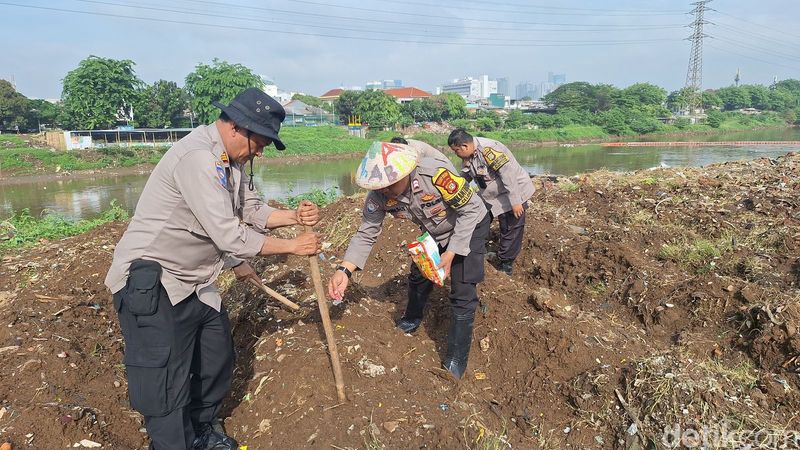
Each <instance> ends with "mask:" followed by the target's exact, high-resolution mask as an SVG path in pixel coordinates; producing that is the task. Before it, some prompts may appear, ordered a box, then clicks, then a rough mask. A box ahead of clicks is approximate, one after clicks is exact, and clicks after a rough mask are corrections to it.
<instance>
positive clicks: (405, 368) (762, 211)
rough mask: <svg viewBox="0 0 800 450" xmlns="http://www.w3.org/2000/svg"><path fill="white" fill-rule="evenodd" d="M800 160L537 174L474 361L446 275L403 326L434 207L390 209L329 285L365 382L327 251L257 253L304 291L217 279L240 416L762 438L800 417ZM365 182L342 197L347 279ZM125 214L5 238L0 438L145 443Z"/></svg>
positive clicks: (514, 436) (288, 431)
mask: <svg viewBox="0 0 800 450" xmlns="http://www.w3.org/2000/svg"><path fill="white" fill-rule="evenodd" d="M798 172H800V156H798V155H796V154H790V155H788V156H786V157H782V158H779V159H760V160H755V161H751V162H737V163H726V164H721V165H717V166H711V167H706V168H698V169H658V170H650V171H640V172H637V173H633V174H624V175H619V174H612V173H608V172H596V173H592V174H590V175H584V176H579V177H572V178H569V179H565V178H557V177H538V178H536V179H535V183H536V185H537V188H538V190H537V193H536V194H535V196H534V198H533V200H532V204H531V208H530V209H529V216H528V222H527V226H526V229H525V241H524V248H523V251H522V254H521V255H520V257H519V259H518V261H517V265H516V267H515V272H514V275H513V276H510V277H509V276H507V275H505V274H503V273H499V272H497V271H496V270H495V269H494V268H493V267H492V266H491V265H490V264H489V263H487V276H486V280H485V281H484V282H483V283H481V284H480V289H479V290H480V295H481V299H482V301H483V302H484V304H485V305H486V306H487V309H488V312H486V313H485V314H482V315H479V317H478V318H477V319H476V324H475V333H474V336H473V343H472V351H471V355H470V360H469V367H468V373H467V375H466V376H465V378H464V380H462V381H461V382H455V381H453V380H452V379H450V378H449V377H448V376H447V375H446V374H445V373H444V372H443V371H442V370H441V369H440V368H439V367H440V366H439V365H440V360H441V358H442V354H443V351H444V348H445V346H446V333H447V324H448V322H449V317H450V311H449V305H448V300H447V292H446V291H445V290H444V289H436V290H435V291H434V293H433V294H432V297H431V301H430V303H429V307H428V308H427V310H426V316H425V320H424V322H423V325H422V327H421V328H420V330H419V331H418V332H417V333H416V334H414V335H404V334H402V333H400V332H398V331H397V330H396V329H395V328H394V327H393V323H394V320H395V319H397V318H398V317H399V316H400V315H401V314H402V311H403V309H404V305H405V297H406V273H407V272H408V264H409V259H408V257H407V256H406V255H405V253H404V251H403V246H404V245H403V244H404V241H409V240H411V239H413V238H414V236H416V235H417V234H418V230H417V229H415V228H414V227H413V226H412V225H411V224H409V223H407V222H402V221H395V220H392V219H388V220H387V222H386V224H385V227H384V232H383V234H382V235H381V237H380V238H379V240H378V243H377V244H376V248H375V249H374V250H373V253H372V257H371V259H370V260H369V262H368V267H367V270H365V271H364V272H359V273H357V274H356V275H355V276H354V279H353V282H352V283H351V287H350V289H349V291H348V292H347V295H346V301H345V302H344V303H343V304H342V305H340V306H332V307H331V315H332V319H333V322H334V324H335V334H336V339H337V344H338V350H339V354H340V357H341V360H342V366H343V371H344V377H345V387H346V391H347V396H348V401H346V402H344V403H339V402H338V401H337V398H336V390H335V387H334V384H333V375H332V371H331V367H330V362H329V357H328V354H327V352H326V346H325V339H324V333H323V331H322V326H321V322H320V320H319V316H318V314H317V313H316V311H315V302H314V299H313V292H314V289H313V286H312V283H311V280H310V277H309V269H308V261H307V260H306V259H305V258H300V257H294V256H289V257H285V256H274V257H269V258H259V259H257V260H255V264H254V265H255V267H256V268H257V270H259V271H260V273H262V274H263V276H264V278H265V279H266V280H267V282H268V285H270V286H271V287H273V288H274V289H276V290H278V291H280V292H282V293H283V294H284V295H286V296H287V297H289V298H291V299H293V300H295V301H297V302H300V303H301V304H302V305H303V309H302V310H301V311H300V313H298V314H294V313H290V312H287V311H284V310H282V309H280V308H277V307H276V305H275V303H273V302H272V301H269V300H268V299H266V298H265V297H264V296H263V295H261V294H260V293H258V292H256V291H255V290H254V289H252V288H251V287H249V286H247V285H243V284H241V283H236V282H234V280H233V279H232V276H231V275H230V274H225V275H224V276H223V277H222V278H221V279H220V282H219V283H220V285H221V287H222V288H223V289H224V296H223V297H224V299H225V303H226V305H227V307H228V309H229V311H230V316H231V321H232V324H233V333H234V339H235V343H236V349H237V365H236V369H235V379H234V385H233V389H232V392H231V393H230V395H229V397H228V399H227V401H226V403H225V406H224V416H225V417H226V419H225V426H226V429H227V431H228V433H229V434H230V435H232V436H233V437H234V438H236V439H237V440H238V441H239V443H240V444H242V445H247V446H248V448H249V449H268V448H291V449H294V448H319V449H331V448H333V449H345V448H353V449H355V448H367V449H379V448H387V449H411V448H413V449H419V448H431V449H432V448H441V449H456V448H481V449H501V448H512V447H513V448H547V449H556V448H609V449H611V448H622V449H633V448H648V447H649V448H664V447H665V445H666V444H664V443H663V442H662V437H663V435H664V430H665V427H666V428H667V430H674V429H675V427H680V428H679V432H678V436H680V431H682V430H686V429H695V430H698V431H701V430H702V427H703V426H706V427H715V426H717V427H719V426H722V425H723V424H726V426H728V427H729V428H728V429H729V430H730V429H731V428H732V429H733V430H738V431H740V432H741V433H739V434H738V435H737V439H739V440H738V441H737V442H738V443H739V444H741V443H745V442H748V443H751V444H752V443H754V442H753V439H754V434H750V435H748V434H747V433H745V432H747V431H753V432H755V431H758V430H762V429H764V430H770V431H772V432H773V435H777V433H779V432H782V431H783V430H794V429H797V428H798V427H799V425H798V423H797V421H796V416H797V411H798V410H800V394H798V392H800V391H798V389H800V378H798V372H800V358H799V356H800V335H798V327H800V291H799V290H798V283H799V282H800V258H798V256H800V206H799V204H798V198H800V197H799V196H798V194H800V181H798V180H800V178H798V176H799V175H800V173H798ZM362 201H363V198H345V199H342V200H340V201H339V202H337V203H335V204H334V205H331V206H330V207H328V208H326V209H325V210H324V211H323V216H324V219H323V222H322V224H321V225H320V226H319V227H318V228H319V229H320V231H321V232H322V233H323V234H324V236H325V238H324V239H325V241H326V242H328V243H329V244H330V246H329V247H328V248H327V249H326V250H325V255H326V257H327V258H328V259H329V260H328V261H327V263H325V264H322V266H323V271H324V273H323V278H324V279H326V280H327V277H328V276H329V275H330V274H331V272H332V270H333V269H332V266H333V265H335V263H336V261H338V259H336V258H338V257H341V256H342V254H343V252H344V249H345V247H346V245H347V240H348V239H349V237H350V236H351V235H352V233H353V232H354V231H355V229H356V228H357V226H358V223H359V220H360V212H359V211H360V207H361V203H362ZM125 226H126V224H125V223H113V224H108V225H106V226H103V227H100V228H98V229H95V230H93V231H91V232H89V233H87V234H85V235H82V236H78V237H74V238H69V239H65V240H62V241H58V242H42V243H40V244H39V245H38V246H37V247H36V248H34V249H28V250H21V251H16V252H7V253H6V254H5V255H3V256H2V260H3V261H2V268H0V324H2V325H3V326H2V327H1V328H0V364H2V367H3V370H2V377H1V378H0V439H5V440H9V441H12V442H13V443H14V445H15V448H37V449H55V448H65V447H72V446H73V444H76V443H79V442H80V441H81V440H83V439H88V440H91V441H95V442H98V443H101V444H102V445H103V448H112V449H145V448H147V444H148V441H147V437H146V433H145V432H144V429H143V428H142V419H141V416H139V415H138V414H137V413H136V412H134V411H132V410H131V409H130V407H129V404H128V401H127V389H126V380H125V374H124V366H123V365H122V364H121V362H122V354H123V342H122V340H121V334H120V331H119V326H118V322H117V319H116V315H115V313H114V311H113V308H112V307H111V298H110V294H109V293H108V292H107V291H106V289H105V287H104V286H103V284H102V281H103V278H104V276H105V273H106V270H107V268H108V265H109V263H110V261H111V256H112V252H113V248H114V244H115V243H116V242H117V241H118V240H119V238H120V236H121V234H122V232H123V231H124V229H125ZM493 226H494V228H493V239H494V240H493V242H491V243H490V248H489V250H490V251H493V250H494V248H495V246H496V244H495V241H496V238H497V229H496V223H495V224H493ZM293 232H294V231H293V230H282V231H281V233H287V234H291V233H293ZM328 263H330V264H328ZM784 434H785V432H784ZM764 436H766V435H764V434H762V435H761V438H763V437H764ZM770 436H772V435H770ZM673 442H674V440H673ZM762 443H763V442H762ZM684 444H685V442H684ZM723 447H724V445H723ZM770 448H772V447H770ZM789 448H796V445H795V447H791V446H790V447H789Z"/></svg>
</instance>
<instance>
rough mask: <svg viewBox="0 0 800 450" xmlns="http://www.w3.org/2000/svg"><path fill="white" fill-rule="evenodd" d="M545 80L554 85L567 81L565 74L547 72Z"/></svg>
mask: <svg viewBox="0 0 800 450" xmlns="http://www.w3.org/2000/svg"><path fill="white" fill-rule="evenodd" d="M547 82H548V83H553V84H554V85H556V86H561V85H562V84H564V83H566V82H567V74H565V73H553V72H547Z"/></svg>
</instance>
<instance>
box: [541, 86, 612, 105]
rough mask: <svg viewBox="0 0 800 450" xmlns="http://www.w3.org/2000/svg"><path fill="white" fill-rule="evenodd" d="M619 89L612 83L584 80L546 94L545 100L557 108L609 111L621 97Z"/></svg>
mask: <svg viewBox="0 0 800 450" xmlns="http://www.w3.org/2000/svg"><path fill="white" fill-rule="evenodd" d="M618 93H619V90H618V89H617V88H615V87H614V86H611V85H610V84H598V85H592V84H589V83H586V82H583V81H577V82H574V83H567V84H563V85H561V86H559V87H558V88H557V89H556V90H555V91H553V92H551V93H549V94H547V95H545V96H544V97H543V100H544V101H545V102H547V103H549V104H551V105H553V106H555V107H556V109H559V110H560V109H575V110H578V111H589V112H593V113H597V112H601V111H608V110H609V109H611V108H612V107H613V106H614V100H615V99H619V94H618Z"/></svg>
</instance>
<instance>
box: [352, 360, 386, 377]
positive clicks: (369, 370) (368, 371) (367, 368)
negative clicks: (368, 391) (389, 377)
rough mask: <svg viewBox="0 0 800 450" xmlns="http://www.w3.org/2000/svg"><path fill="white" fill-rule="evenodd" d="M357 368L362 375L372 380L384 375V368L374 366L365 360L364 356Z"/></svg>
mask: <svg viewBox="0 0 800 450" xmlns="http://www.w3.org/2000/svg"><path fill="white" fill-rule="evenodd" d="M358 367H359V368H360V369H361V373H362V374H364V375H367V376H369V377H372V378H375V377H377V376H378V375H386V368H385V367H383V366H381V365H378V364H374V363H373V362H372V361H370V360H369V359H367V357H366V356H364V357H363V358H361V360H360V361H359V362H358Z"/></svg>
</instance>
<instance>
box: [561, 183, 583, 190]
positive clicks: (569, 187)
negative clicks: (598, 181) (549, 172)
mask: <svg viewBox="0 0 800 450" xmlns="http://www.w3.org/2000/svg"><path fill="white" fill-rule="evenodd" d="M557 186H558V188H559V189H561V190H562V191H564V192H578V191H579V190H580V189H581V185H580V184H578V183H573V182H571V181H563V182H561V183H558V185H557Z"/></svg>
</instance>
